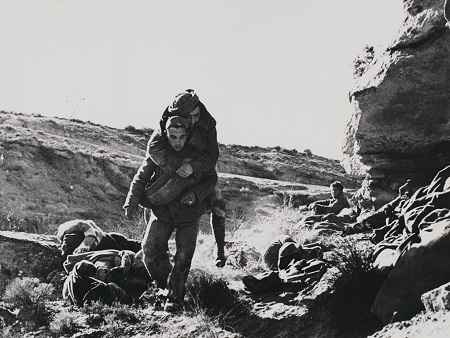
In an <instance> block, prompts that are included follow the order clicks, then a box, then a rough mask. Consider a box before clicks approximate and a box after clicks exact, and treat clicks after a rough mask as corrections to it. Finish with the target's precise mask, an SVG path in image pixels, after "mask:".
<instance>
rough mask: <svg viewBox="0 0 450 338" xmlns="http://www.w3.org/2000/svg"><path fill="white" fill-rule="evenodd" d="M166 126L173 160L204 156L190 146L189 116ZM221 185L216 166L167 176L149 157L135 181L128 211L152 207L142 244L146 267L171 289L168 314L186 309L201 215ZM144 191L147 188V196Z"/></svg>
mask: <svg viewBox="0 0 450 338" xmlns="http://www.w3.org/2000/svg"><path fill="white" fill-rule="evenodd" d="M164 127H165V128H164V130H165V132H164V133H165V134H166V138H167V142H168V147H167V150H168V151H169V152H171V156H172V157H178V160H180V163H183V162H184V160H187V161H191V159H196V158H197V157H198V156H201V154H202V152H201V149H200V150H199V149H197V148H195V147H193V146H188V144H187V140H188V121H187V120H186V119H185V118H183V117H179V116H173V117H170V118H168V119H167V121H166V124H165V126H164ZM187 161H185V162H187ZM147 182H149V183H148V184H146V183H147ZM216 184H217V173H216V171H215V169H214V166H212V167H210V168H209V170H207V171H205V170H204V168H202V169H201V170H200V172H198V173H197V174H194V175H190V176H189V177H187V178H182V177H181V176H179V175H173V174H172V173H167V172H165V171H164V169H163V168H162V167H161V166H159V165H158V164H157V163H156V162H155V161H153V160H152V158H151V157H150V156H147V157H146V159H145V160H144V162H143V163H142V165H141V167H140V168H139V170H138V173H137V174H136V175H135V177H134V179H133V182H132V183H131V187H130V191H129V193H128V196H127V200H126V202H125V205H124V208H125V210H126V212H127V213H129V212H130V210H129V209H128V208H130V207H131V208H134V207H135V206H136V205H137V203H138V202H140V203H141V204H142V205H144V206H146V207H149V208H151V211H152V215H151V218H150V221H149V223H148V225H147V230H146V233H145V236H144V239H143V243H142V249H143V253H144V263H145V266H146V267H147V270H148V272H149V273H150V276H151V277H152V278H153V279H154V281H155V284H156V286H157V287H158V288H159V289H165V288H166V287H167V289H168V297H167V301H166V303H165V307H164V309H165V310H166V311H169V312H171V311H176V310H179V309H181V307H182V305H183V301H184V295H185V283H186V279H187V276H188V274H189V269H190V267H191V260H192V257H193V255H194V251H195V246H196V244H197V243H196V242H197V235H198V230H199V222H200V217H201V216H202V215H203V214H204V213H205V211H206V207H207V197H208V196H209V195H210V194H211V192H212V191H213V189H214V187H215V186H216ZM142 187H145V189H144V192H142ZM142 193H143V194H144V196H142ZM175 229H176V237H175V241H176V253H175V264H174V266H173V268H172V264H171V263H170V260H169V256H168V240H169V239H170V236H171V235H172V232H173V231H174V230H175ZM169 275H170V277H169ZM168 279H169V281H168Z"/></svg>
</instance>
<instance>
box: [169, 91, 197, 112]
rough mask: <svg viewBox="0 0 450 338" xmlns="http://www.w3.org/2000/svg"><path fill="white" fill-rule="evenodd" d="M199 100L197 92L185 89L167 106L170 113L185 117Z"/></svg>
mask: <svg viewBox="0 0 450 338" xmlns="http://www.w3.org/2000/svg"><path fill="white" fill-rule="evenodd" d="M199 102H200V100H199V98H198V96H197V94H196V93H195V91H194V90H193V89H186V91H184V92H182V93H180V94H178V95H177V96H176V97H175V100H174V101H173V102H172V104H171V105H170V106H169V107H168V108H167V110H168V111H169V113H171V114H172V115H177V116H183V117H186V116H188V114H189V113H190V112H191V111H193V110H194V108H195V107H196V106H197V105H198V103H199Z"/></svg>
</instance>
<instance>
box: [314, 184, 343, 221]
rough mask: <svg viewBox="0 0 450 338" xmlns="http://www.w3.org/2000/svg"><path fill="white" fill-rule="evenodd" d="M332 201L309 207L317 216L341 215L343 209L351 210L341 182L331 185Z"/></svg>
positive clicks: (328, 200) (317, 203) (317, 202)
mask: <svg viewBox="0 0 450 338" xmlns="http://www.w3.org/2000/svg"><path fill="white" fill-rule="evenodd" d="M330 189H331V199H327V200H320V201H316V202H313V203H311V204H310V205H309V206H308V209H309V210H312V211H313V212H314V214H316V215H325V214H330V213H333V214H336V215H337V214H339V213H340V212H341V211H342V209H344V208H349V207H350V204H349V203H348V201H347V198H345V196H344V186H343V185H342V183H341V182H339V181H335V182H333V183H331V185H330Z"/></svg>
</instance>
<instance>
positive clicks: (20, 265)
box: [0, 231, 62, 294]
mask: <svg viewBox="0 0 450 338" xmlns="http://www.w3.org/2000/svg"><path fill="white" fill-rule="evenodd" d="M58 247H59V245H58V242H57V240H56V238H55V237H54V236H43V235H36V234H28V233H24V232H11V231H0V252H1V255H0V294H2V293H3V291H4V289H5V286H6V285H7V284H8V283H9V282H10V281H11V280H12V279H13V278H15V277H19V276H20V277H36V278H39V279H40V280H41V281H45V280H46V279H47V278H48V277H49V274H50V273H51V272H53V271H55V270H62V259H61V254H60V251H59V248H58Z"/></svg>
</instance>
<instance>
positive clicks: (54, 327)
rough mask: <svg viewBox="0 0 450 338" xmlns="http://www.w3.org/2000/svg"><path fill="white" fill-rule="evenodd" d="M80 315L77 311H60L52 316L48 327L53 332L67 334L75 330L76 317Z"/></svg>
mask: <svg viewBox="0 0 450 338" xmlns="http://www.w3.org/2000/svg"><path fill="white" fill-rule="evenodd" d="M79 316H80V314H79V313H77V312H68V311H62V312H58V313H56V314H55V315H54V316H53V319H52V321H51V322H50V325H49V329H50V331H51V332H53V333H55V334H69V333H75V332H77V329H78V325H77V323H76V320H77V318H78V317H79Z"/></svg>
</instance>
